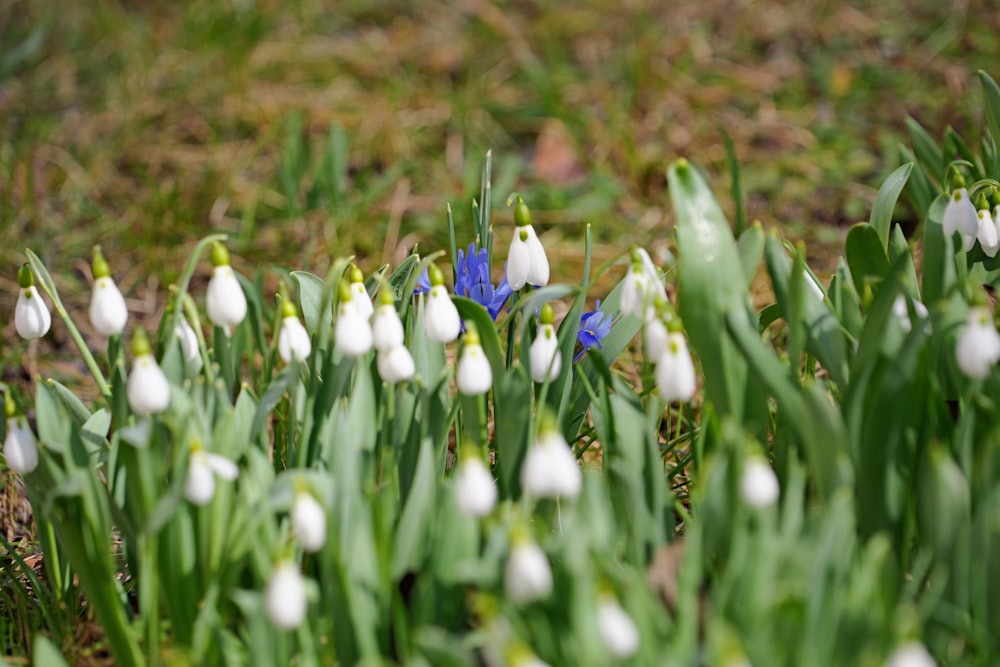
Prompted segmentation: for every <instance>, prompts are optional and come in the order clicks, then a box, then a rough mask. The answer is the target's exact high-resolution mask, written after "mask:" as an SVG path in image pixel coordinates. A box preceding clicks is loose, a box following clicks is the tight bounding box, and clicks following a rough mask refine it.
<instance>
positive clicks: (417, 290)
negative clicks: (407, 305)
mask: <svg viewBox="0 0 1000 667" xmlns="http://www.w3.org/2000/svg"><path fill="white" fill-rule="evenodd" d="M430 291H431V278H430V276H429V275H428V273H427V269H424V272H423V273H421V274H420V277H419V278H417V284H416V285H415V286H414V287H413V294H414V296H416V295H417V294H427V293H428V292H430Z"/></svg>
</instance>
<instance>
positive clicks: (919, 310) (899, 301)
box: [892, 294, 930, 333]
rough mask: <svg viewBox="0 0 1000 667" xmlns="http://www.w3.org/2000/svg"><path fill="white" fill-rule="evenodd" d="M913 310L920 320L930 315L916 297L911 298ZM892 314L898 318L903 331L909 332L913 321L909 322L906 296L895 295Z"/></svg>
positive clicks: (928, 326)
mask: <svg viewBox="0 0 1000 667" xmlns="http://www.w3.org/2000/svg"><path fill="white" fill-rule="evenodd" d="M913 310H914V312H916V314H917V316H918V317H919V318H920V319H921V320H926V319H927V318H928V317H929V316H930V313H928V312H927V307H926V306H924V304H922V303H920V302H919V301H917V300H916V299H914V300H913ZM892 314H893V315H894V316H895V317H896V319H897V320H899V326H900V327H902V329H903V331H905V332H906V333H909V332H910V329H912V328H913V323H912V322H910V311H909V308H908V306H907V298H906V296H904V295H902V294H899V295H897V296H896V300H895V301H893V302H892ZM926 329H927V330H928V331H930V323H928V324H927V327H926Z"/></svg>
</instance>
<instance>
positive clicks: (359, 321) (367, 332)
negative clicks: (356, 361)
mask: <svg viewBox="0 0 1000 667" xmlns="http://www.w3.org/2000/svg"><path fill="white" fill-rule="evenodd" d="M334 341H335V343H336V346H337V349H338V350H340V351H341V353H343V355H344V356H345V357H360V356H361V355H363V354H366V353H367V352H368V351H369V350H371V349H372V327H371V324H369V322H368V318H367V317H365V316H363V315H362V314H361V313H360V312H358V310H357V309H356V308H355V307H354V306H351V305H350V303H346V304H345V303H342V304H340V315H339V316H338V317H337V327H336V329H334Z"/></svg>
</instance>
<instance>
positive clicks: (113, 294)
mask: <svg viewBox="0 0 1000 667" xmlns="http://www.w3.org/2000/svg"><path fill="white" fill-rule="evenodd" d="M127 322H128V306H126V305H125V297H123V296H122V293H121V290H119V289H118V286H117V285H116V284H115V281H114V280H112V279H111V278H110V277H104V278H98V279H97V280H95V281H94V291H93V293H92V294H91V297H90V323H91V324H92V325H93V326H94V328H95V329H97V331H98V333H100V334H101V335H102V336H113V335H115V334H120V333H121V332H122V331H124V330H125V324H126V323H127Z"/></svg>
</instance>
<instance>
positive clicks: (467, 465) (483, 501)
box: [455, 451, 497, 517]
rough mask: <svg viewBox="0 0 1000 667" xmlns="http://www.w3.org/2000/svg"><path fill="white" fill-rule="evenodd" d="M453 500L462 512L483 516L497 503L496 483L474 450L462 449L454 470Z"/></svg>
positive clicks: (473, 515)
mask: <svg viewBox="0 0 1000 667" xmlns="http://www.w3.org/2000/svg"><path fill="white" fill-rule="evenodd" d="M455 500H456V501H457V503H458V509H459V510H460V511H461V512H462V514H464V515H466V516H471V517H484V516H486V515H487V514H489V513H490V512H492V511H493V508H494V506H496V504H497V483H496V481H495V480H494V479H493V475H492V474H491V473H490V471H489V468H487V467H486V464H485V463H483V460H482V459H481V458H479V456H478V454H476V453H474V451H463V452H462V455H461V457H460V459H459V462H458V470H456V471H455Z"/></svg>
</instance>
